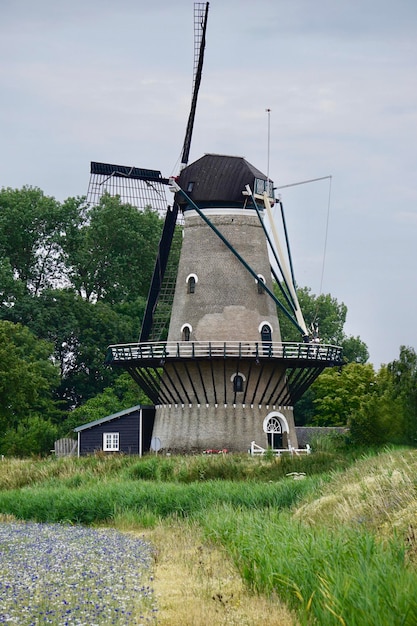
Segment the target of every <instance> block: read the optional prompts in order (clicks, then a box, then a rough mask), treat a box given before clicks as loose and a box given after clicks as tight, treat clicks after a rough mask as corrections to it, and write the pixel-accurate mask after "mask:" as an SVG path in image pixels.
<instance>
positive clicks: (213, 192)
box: [175, 154, 273, 210]
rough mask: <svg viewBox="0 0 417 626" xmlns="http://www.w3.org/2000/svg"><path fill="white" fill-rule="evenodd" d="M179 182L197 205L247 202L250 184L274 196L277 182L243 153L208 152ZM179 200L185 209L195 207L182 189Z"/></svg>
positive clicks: (177, 195) (259, 191) (178, 196)
mask: <svg viewBox="0 0 417 626" xmlns="http://www.w3.org/2000/svg"><path fill="white" fill-rule="evenodd" d="M177 182H178V185H179V186H180V188H181V189H182V190H183V191H185V193H186V194H187V196H189V197H190V198H191V200H193V202H195V203H196V204H197V205H199V206H200V205H205V206H215V205H216V206H219V205H220V206H221V205H227V206H237V207H239V208H243V207H244V205H245V203H247V198H248V196H247V193H245V194H244V192H245V190H246V186H247V185H249V187H250V189H251V190H252V192H253V193H257V194H263V193H264V191H265V190H267V191H268V196H269V197H271V198H273V183H272V181H271V180H268V178H267V176H265V174H263V173H262V172H261V171H260V170H258V169H257V168H256V167H254V166H253V165H251V164H250V163H249V162H248V161H246V159H244V158H243V157H239V156H226V155H221V154H205V155H204V156H203V157H201V158H200V159H198V160H197V161H195V162H194V163H191V164H190V165H188V166H187V167H185V168H184V169H183V170H182V172H181V174H180V175H179V177H178V180H177ZM175 199H176V201H177V202H178V204H179V205H180V206H181V208H182V209H183V210H187V208H190V209H191V208H192V207H191V206H188V201H187V200H186V198H184V196H183V195H182V194H181V193H180V192H179V193H177V194H176V198H175Z"/></svg>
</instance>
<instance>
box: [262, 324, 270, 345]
mask: <svg viewBox="0 0 417 626" xmlns="http://www.w3.org/2000/svg"><path fill="white" fill-rule="evenodd" d="M261 339H262V343H266V342H271V341H272V329H271V327H270V325H269V324H262V328H261Z"/></svg>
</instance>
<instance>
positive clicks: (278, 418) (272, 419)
mask: <svg viewBox="0 0 417 626" xmlns="http://www.w3.org/2000/svg"><path fill="white" fill-rule="evenodd" d="M263 431H264V433H266V437H267V442H268V446H269V447H270V448H272V449H273V450H280V449H282V448H288V432H289V428H288V422H287V420H286V418H285V417H284V415H283V414H282V413H279V412H278V411H273V412H272V413H268V415H267V416H266V417H265V419H264V421H263Z"/></svg>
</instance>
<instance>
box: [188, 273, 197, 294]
mask: <svg viewBox="0 0 417 626" xmlns="http://www.w3.org/2000/svg"><path fill="white" fill-rule="evenodd" d="M185 282H186V283H187V292H188V293H195V286H196V284H197V283H198V278H197V276H196V274H189V275H188V276H187V280H186V281H185Z"/></svg>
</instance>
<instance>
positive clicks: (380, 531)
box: [0, 449, 417, 626]
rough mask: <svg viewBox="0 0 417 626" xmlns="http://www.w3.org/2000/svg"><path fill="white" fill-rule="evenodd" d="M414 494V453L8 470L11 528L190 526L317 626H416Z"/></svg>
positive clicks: (3, 470)
mask: <svg viewBox="0 0 417 626" xmlns="http://www.w3.org/2000/svg"><path fill="white" fill-rule="evenodd" d="M416 490H417V451H415V450H410V449H396V450H394V449H389V450H385V451H384V452H382V453H378V454H377V453H375V454H371V453H367V454H366V455H365V454H359V453H356V455H354V456H353V455H352V454H350V455H348V454H347V453H346V452H344V451H340V452H337V451H336V452H331V451H329V450H327V451H326V450H323V451H322V452H316V453H313V454H311V455H309V456H305V457H299V458H293V457H283V458H280V459H279V458H271V459H265V458H263V459H262V458H256V459H254V458H250V457H248V456H246V455H225V456H223V455H218V456H190V457H158V456H149V457H144V458H143V459H139V458H134V457H127V456H108V457H106V456H104V455H97V456H91V457H86V458H80V459H72V458H64V459H55V458H49V459H47V460H15V459H10V460H8V459H6V460H4V461H3V462H1V463H0V513H1V514H2V516H3V520H4V523H7V522H10V521H12V520H30V521H31V522H37V523H39V522H42V523H44V522H48V523H59V524H72V525H74V524H76V525H77V527H78V525H83V526H85V525H87V526H93V527H95V528H99V527H100V528H102V527H103V526H104V527H112V528H115V529H119V530H123V531H126V530H134V531H140V530H143V529H149V528H153V527H155V526H157V525H161V524H162V525H164V524H166V526H167V528H168V525H169V524H172V523H173V521H175V523H176V524H180V525H183V527H184V529H186V528H189V527H190V525H192V527H193V529H198V530H197V532H198V533H199V535H200V538H201V541H202V542H204V543H205V545H210V544H213V545H217V546H219V545H220V546H222V549H223V550H224V551H225V553H226V554H227V555H228V556H229V558H230V559H231V560H232V561H233V563H234V565H235V567H236V568H237V570H238V572H239V574H240V576H241V578H242V580H243V581H244V584H245V586H246V588H247V590H248V593H252V594H257V595H260V596H266V597H268V598H279V599H280V601H283V602H285V604H286V605H287V606H288V607H289V609H290V610H292V611H293V614H294V615H295V616H296V620H297V622H298V623H299V624H318V625H320V626H326V625H333V624H346V625H347V626H367V625H375V626H385V625H386V626H396V625H398V626H399V625H400V624H404V625H410V626H411V625H415V624H417V568H416V566H417V530H416V531H415V530H414V525H415V524H417V521H416V520H417V517H416V514H417V495H416V494H417V491H416ZM109 623H110V622H109ZM120 623H122V622H120ZM126 623H127V622H126Z"/></svg>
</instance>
